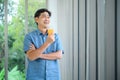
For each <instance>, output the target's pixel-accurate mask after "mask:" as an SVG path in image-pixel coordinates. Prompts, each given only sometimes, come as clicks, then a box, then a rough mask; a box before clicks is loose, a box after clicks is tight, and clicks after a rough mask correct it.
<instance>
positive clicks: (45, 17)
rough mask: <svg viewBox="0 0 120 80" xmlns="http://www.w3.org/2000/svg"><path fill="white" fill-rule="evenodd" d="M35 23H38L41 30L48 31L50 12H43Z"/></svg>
mask: <svg viewBox="0 0 120 80" xmlns="http://www.w3.org/2000/svg"><path fill="white" fill-rule="evenodd" d="M35 21H36V22H37V23H38V27H39V28H41V29H47V28H48V26H49V23H50V16H49V14H48V12H43V13H41V14H40V16H39V17H37V18H35Z"/></svg>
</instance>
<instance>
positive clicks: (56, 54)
mask: <svg viewBox="0 0 120 80" xmlns="http://www.w3.org/2000/svg"><path fill="white" fill-rule="evenodd" d="M40 58H43V59H48V60H56V59H61V58H62V51H57V52H53V53H49V54H41V55H40Z"/></svg>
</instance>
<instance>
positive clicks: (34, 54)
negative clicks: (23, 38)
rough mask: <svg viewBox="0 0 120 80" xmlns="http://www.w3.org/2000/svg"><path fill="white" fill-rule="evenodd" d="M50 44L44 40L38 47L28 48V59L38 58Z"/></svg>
mask: <svg viewBox="0 0 120 80" xmlns="http://www.w3.org/2000/svg"><path fill="white" fill-rule="evenodd" d="M49 45H50V44H49V43H47V42H45V43H44V44H43V45H42V46H41V47H40V48H38V49H34V50H33V49H32V50H31V49H30V50H28V51H27V56H28V58H29V59H30V60H35V59H38V58H40V56H41V54H42V53H43V52H44V51H45V50H46V48H47V47H48V46H49Z"/></svg>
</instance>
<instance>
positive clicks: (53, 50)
mask: <svg viewBox="0 0 120 80" xmlns="http://www.w3.org/2000/svg"><path fill="white" fill-rule="evenodd" d="M48 52H56V43H55V42H54V43H53V44H51V45H50V46H49V48H48Z"/></svg>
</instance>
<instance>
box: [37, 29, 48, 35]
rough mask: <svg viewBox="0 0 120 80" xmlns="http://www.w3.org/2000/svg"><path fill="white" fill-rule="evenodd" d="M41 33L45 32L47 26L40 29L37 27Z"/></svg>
mask: <svg viewBox="0 0 120 80" xmlns="http://www.w3.org/2000/svg"><path fill="white" fill-rule="evenodd" d="M38 29H39V30H40V31H41V32H42V33H43V34H46V31H47V28H42V29H40V28H38Z"/></svg>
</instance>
